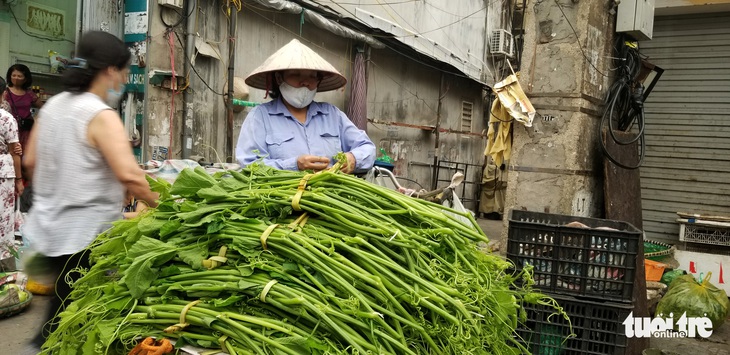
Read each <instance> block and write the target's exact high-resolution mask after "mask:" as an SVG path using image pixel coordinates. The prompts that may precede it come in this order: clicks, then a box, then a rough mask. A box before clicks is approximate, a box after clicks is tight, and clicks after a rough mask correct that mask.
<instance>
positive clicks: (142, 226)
mask: <svg viewBox="0 0 730 355" xmlns="http://www.w3.org/2000/svg"><path fill="white" fill-rule="evenodd" d="M165 223H167V221H166V220H164V219H157V218H155V215H154V214H148V215H145V216H144V217H142V219H141V220H140V221H139V223H137V228H139V231H140V232H142V234H144V235H155V234H157V233H158V232H159V231H160V228H162V226H164V225H165Z"/></svg>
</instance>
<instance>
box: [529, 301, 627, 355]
mask: <svg viewBox="0 0 730 355" xmlns="http://www.w3.org/2000/svg"><path fill="white" fill-rule="evenodd" d="M553 298H555V300H556V301H558V303H559V304H560V306H561V307H562V308H563V310H564V311H565V313H567V314H568V316H569V318H570V321H571V323H572V325H573V334H575V337H571V338H568V339H567V340H566V338H567V337H568V336H569V335H570V334H571V329H570V325H569V324H568V321H567V320H566V319H565V318H563V317H562V316H559V315H557V314H554V312H555V310H554V309H552V308H549V307H546V306H541V305H529V304H525V310H526V312H527V321H526V322H525V323H524V324H520V325H519V326H518V328H517V335H519V336H520V338H521V339H518V341H520V342H522V344H523V345H525V347H527V349H529V350H530V353H531V354H533V355H585V354H589V355H590V354H602V355H603V354H609V355H623V354H625V353H626V349H627V338H626V335H625V329H624V325H623V322H624V320H626V317H628V315H629V313H631V311H632V310H633V306H632V305H628V304H624V303H613V302H604V303H600V302H592V301H585V300H579V299H577V298H574V297H569V296H557V295H553ZM564 340H565V342H563V341H564Z"/></svg>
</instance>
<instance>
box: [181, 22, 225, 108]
mask: <svg viewBox="0 0 730 355" xmlns="http://www.w3.org/2000/svg"><path fill="white" fill-rule="evenodd" d="M172 33H173V34H175V38H177V41H178V43H180V45H181V46H183V47H184V45H183V42H182V40H181V39H180V35H178V34H177V32H174V31H173V32H172ZM183 55H184V56H185V59H186V60H187V61H188V63H189V64H190V68H191V69H193V72H194V73H195V75H196V76H197V77H198V79H200V81H202V82H203V84H205V86H206V87H207V88H208V89H209V90H210V91H212V92H213V93H214V94H216V95H218V96H225V94H224V93H220V92H217V91H215V89H213V88H212V87H210V85H208V83H207V82H206V81H205V79H203V77H202V76H201V75H200V73H198V70H197V69H195V65H193V61H192V60H191V59H190V58H189V57H188V55H187V53H184V51H183ZM188 74H189V73H188ZM188 85H189V83H188Z"/></svg>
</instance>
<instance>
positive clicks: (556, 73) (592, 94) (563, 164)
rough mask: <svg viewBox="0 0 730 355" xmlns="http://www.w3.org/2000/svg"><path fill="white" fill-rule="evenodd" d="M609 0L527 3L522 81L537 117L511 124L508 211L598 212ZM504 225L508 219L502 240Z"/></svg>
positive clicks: (588, 214) (610, 22) (608, 50)
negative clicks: (528, 126)
mask: <svg viewBox="0 0 730 355" xmlns="http://www.w3.org/2000/svg"><path fill="white" fill-rule="evenodd" d="M609 3H610V2H608V1H588V0H559V1H558V2H557V3H556V1H555V0H541V1H536V0H532V1H529V3H528V5H527V8H526V11H527V12H526V14H525V24H524V26H525V44H524V53H523V55H522V65H521V68H522V70H521V72H522V73H521V75H520V82H521V84H522V87H523V88H524V90H525V91H526V93H527V96H528V97H529V98H530V100H531V101H532V103H533V105H534V106H535V109H536V110H537V115H536V116H535V120H534V123H533V126H532V127H530V128H527V127H525V126H523V125H521V124H519V123H515V124H514V130H513V137H514V141H513V147H512V159H511V161H510V164H509V169H510V173H509V180H508V187H507V196H506V203H505V206H506V209H507V210H510V209H526V210H531V211H539V212H549V213H558V214H572V215H579V216H586V217H601V214H602V206H603V181H602V178H601V175H602V173H601V165H600V164H601V162H602V156H601V153H600V150H599V149H598V145H597V144H598V142H599V141H598V132H597V129H598V123H599V120H600V113H601V112H600V110H601V107H600V105H601V103H602V101H603V98H604V94H605V91H606V88H607V85H608V83H609V81H608V78H607V77H606V76H605V75H608V73H609V70H608V68H609V66H610V65H611V64H612V61H611V60H610V58H609V57H610V56H611V48H612V42H613V38H614V30H613V28H614V17H613V15H612V14H611V8H610V5H609ZM558 4H559V5H558ZM561 9H562V11H561ZM571 25H572V28H571ZM576 34H577V40H576ZM581 46H582V47H583V50H581ZM506 227H507V224H506V218H505V228H504V233H503V239H506V233H507V228H506ZM503 245H506V244H505V243H503Z"/></svg>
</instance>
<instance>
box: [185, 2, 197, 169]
mask: <svg viewBox="0 0 730 355" xmlns="http://www.w3.org/2000/svg"><path fill="white" fill-rule="evenodd" d="M197 6H198V4H197V0H188V1H187V7H186V8H185V13H186V14H190V15H189V16H188V18H187V22H186V24H185V31H186V32H187V34H186V35H185V58H192V57H193V53H194V52H195V16H193V11H195V8H196V7H197ZM184 63H185V65H184V69H185V70H184V71H185V73H190V71H192V70H193V68H192V65H193V64H192V63H191V62H190V61H189V60H185V61H184ZM190 92H191V90H190V87H188V88H186V89H185V90H184V91H183V122H182V158H183V159H188V158H190V155H192V149H193V132H192V131H193V122H194V120H193V119H194V118H195V111H194V110H193V100H194V98H193V95H192V94H191V93H190Z"/></svg>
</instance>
